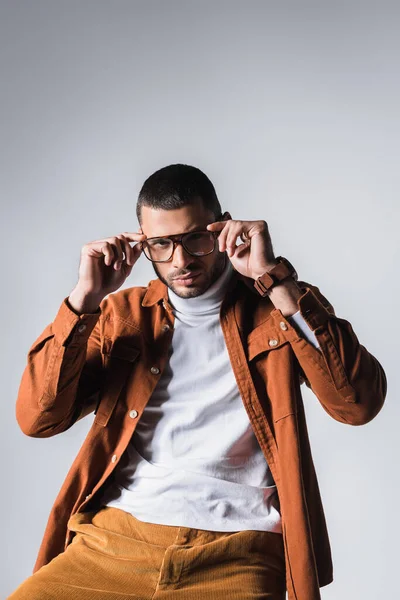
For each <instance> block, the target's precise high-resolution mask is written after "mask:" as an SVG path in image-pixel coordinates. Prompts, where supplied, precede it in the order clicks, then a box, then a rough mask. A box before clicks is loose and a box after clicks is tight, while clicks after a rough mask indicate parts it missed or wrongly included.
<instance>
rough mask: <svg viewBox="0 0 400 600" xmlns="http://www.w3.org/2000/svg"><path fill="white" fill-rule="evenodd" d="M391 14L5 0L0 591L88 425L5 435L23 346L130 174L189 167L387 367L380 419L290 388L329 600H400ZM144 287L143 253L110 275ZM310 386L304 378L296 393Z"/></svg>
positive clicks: (12, 579) (301, 7)
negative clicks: (354, 416)
mask: <svg viewBox="0 0 400 600" xmlns="http://www.w3.org/2000/svg"><path fill="white" fill-rule="evenodd" d="M399 25H400V19H399V5H398V4H397V3H395V2H393V3H391V2H382V1H380V2H354V1H349V0H347V1H346V2H338V1H336V2H334V3H332V2H325V1H320V2H299V1H297V2H294V1H293V2H285V1H280V2H279V3H278V2H268V1H264V2H262V1H248V0H247V1H246V2H244V1H242V2H234V1H232V2H225V1H215V0H213V2H205V1H202V2H179V1H172V0H169V1H163V2H162V1H159V2H155V1H148V2H135V1H133V0H131V1H123V0H118V1H109V2H105V1H100V0H97V1H88V0H85V1H82V0H79V1H75V0H68V1H59V0H53V1H43V0H37V1H26V0H24V1H4V0H3V1H2V2H1V3H0V44H1V48H0V65H1V111H0V119H1V123H0V127H1V131H0V134H1V145H0V152H1V158H0V160H1V209H2V217H1V242H2V252H1V256H2V278H1V281H2V289H1V311H2V316H3V318H2V334H3V335H2V360H1V368H2V376H1V379H2V384H3V390H2V392H3V393H2V420H1V428H2V430H1V450H2V454H1V455H2V459H3V460H2V474H1V477H2V484H3V485H2V493H1V505H0V510H1V513H0V514H1V517H2V519H1V532H2V541H1V561H0V563H1V569H2V576H1V589H0V595H1V597H2V598H5V597H6V596H7V595H8V594H10V593H11V592H12V591H13V590H14V589H15V588H16V587H17V585H19V584H20V583H21V582H22V581H23V580H24V579H25V578H26V577H28V576H29V575H30V574H31V571H32V568H33V565H34V562H35V559H36V555H37V552H38V549H39V545H40V542H41V539H42V535H43V533H44V528H45V525H46V522H47V518H48V515H49V512H50V509H51V507H52V504H53V502H54V499H55V497H56V495H57V493H58V491H59V489H60V487H61V485H62V483H63V481H64V478H65V476H66V474H67V471H68V469H69V467H70V465H71V464H72V461H73V459H74V458H75V456H76V454H77V452H78V450H79V448H80V446H81V444H82V442H83V440H84V438H85V436H86V433H87V431H88V430H89V428H90V425H91V422H92V418H91V417H90V416H89V417H87V418H86V419H85V420H84V421H83V422H80V423H78V424H77V425H76V426H74V427H73V428H72V429H70V430H69V431H67V432H65V433H63V434H61V435H58V436H55V437H53V438H49V439H43V440H40V439H32V438H28V437H27V436H25V435H24V434H23V433H22V432H21V431H20V429H19V427H18V425H17V422H16V419H15V399H16V395H17V390H18V386H19V382H20V378H21V375H22V371H23V369H24V367H25V363H26V354H27V352H28V349H29V347H30V345H31V344H32V343H33V342H34V340H35V339H36V337H37V336H39V334H40V333H41V331H42V330H43V328H44V327H45V325H47V324H48V323H49V322H51V321H52V320H53V319H54V317H55V315H56V313H57V310H58V307H59V305H60V304H61V302H62V300H63V298H64V297H66V296H67V295H68V294H69V293H70V291H71V290H72V288H73V287H74V286H75V284H76V281H77V274H78V265H79V254H80V249H81V247H82V246H83V244H84V243H86V242H88V241H91V240H94V239H99V238H102V237H106V236H110V235H115V234H117V233H120V232H122V231H127V230H128V231H129V230H130V231H136V230H137V221H136V217H135V203H136V199H137V194H138V192H139V189H140V186H141V185H142V183H143V181H144V179H145V178H146V177H147V176H148V175H150V174H151V173H152V172H153V171H155V170H156V169H158V168H160V167H162V166H165V165H167V164H170V163H174V162H184V163H187V164H193V165H195V166H198V167H199V168H201V169H202V170H204V171H205V172H206V173H207V175H208V176H209V177H210V178H211V180H212V181H213V183H214V184H215V187H216V191H217V194H218V195H219V198H220V201H221V203H222V206H223V209H225V210H229V211H230V212H231V214H232V217H233V218H237V219H265V220H266V221H267V222H268V224H269V228H270V233H271V236H272V241H273V245H274V250H275V253H276V255H278V254H283V255H284V256H287V257H288V258H290V260H291V261H292V262H293V263H294V264H295V266H296V267H297V270H298V273H299V277H300V278H301V279H304V280H306V281H309V282H311V283H313V284H314V285H317V286H318V287H319V288H320V290H321V292H322V293H323V294H324V295H325V296H326V297H327V298H328V299H329V300H330V301H331V302H332V304H333V305H334V307H335V309H336V313H337V315H338V316H340V317H342V318H345V319H347V320H349V321H350V322H351V323H352V325H353V328H354V331H355V332H356V334H357V335H358V338H359V340H360V342H361V343H362V344H364V345H365V346H366V347H367V348H368V349H369V350H370V351H371V352H372V353H373V354H374V355H375V356H376V357H377V358H378V360H380V362H381V363H382V364H383V366H384V368H385V370H386V374H387V377H388V385H389V391H388V396H387V399H386V404H385V406H384V408H383V410H382V411H381V413H380V414H379V415H378V417H377V418H376V419H375V420H373V421H372V422H370V423H368V424H367V425H365V426H362V427H352V426H346V425H343V424H341V423H338V422H336V421H334V420H333V419H331V418H330V417H329V416H328V415H327V413H326V412H325V411H324V410H323V409H322V407H321V406H320V404H319V402H318V400H317V399H316V397H315V396H314V395H313V394H312V392H310V391H309V390H304V389H303V395H304V401H305V405H306V411H307V417H308V425H309V434H310V439H311V444H312V449H313V455H314V460H315V465H316V470H317V475H318V478H319V483H320V486H321V493H322V499H323V502H324V507H325V511H326V517H327V522H328V530H329V533H330V539H331V545H332V552H333V560H334V582H333V583H332V584H330V585H329V586H327V587H325V588H322V589H321V595H322V597H323V598H324V599H327V600H328V599H329V600H333V599H334V600H337V599H338V598H340V599H341V600H355V599H358V598H360V599H361V598H362V599H363V600H369V599H371V600H376V598H378V597H379V598H392V597H394V594H395V593H396V592H397V585H396V581H395V578H396V572H397V569H398V565H397V562H398V536H399V525H398V523H399V519H398V497H399V483H398V466H397V465H398V463H397V460H396V456H399V447H398V433H397V429H398V421H399V409H398V405H396V401H395V399H396V397H397V396H398V391H399V386H398V378H397V376H396V375H397V373H396V371H397V369H398V365H397V363H398V351H397V340H398V339H399V333H400V331H399V324H398V298H399V278H398V262H399V250H400V246H399V238H398V222H399V214H398V205H399V203H398V195H399V169H398V162H399V108H398V107H399V102H400V98H399V90H400V86H399V64H398V56H399V50H400V48H399V45H400V43H399V36H398V31H399ZM154 277H155V275H154V272H153V270H152V267H151V265H150V263H149V262H148V261H146V259H145V258H144V257H142V258H141V259H140V260H139V262H138V263H137V265H136V267H135V268H134V270H133V271H132V274H131V276H130V277H129V278H128V280H127V281H126V283H125V284H124V287H130V286H133V285H145V284H147V282H148V281H149V280H150V279H153V278H154ZM304 387H305V386H303V388H304Z"/></svg>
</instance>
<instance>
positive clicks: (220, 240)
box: [218, 221, 232, 252]
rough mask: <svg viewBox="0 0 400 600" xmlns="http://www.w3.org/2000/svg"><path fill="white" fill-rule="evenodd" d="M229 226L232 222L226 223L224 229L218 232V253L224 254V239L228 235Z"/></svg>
mask: <svg viewBox="0 0 400 600" xmlns="http://www.w3.org/2000/svg"><path fill="white" fill-rule="evenodd" d="M231 226H232V221H226V222H225V225H224V228H223V229H222V231H221V232H220V234H219V236H218V244H219V251H220V252H225V250H226V238H227V235H228V234H229V231H230V228H231Z"/></svg>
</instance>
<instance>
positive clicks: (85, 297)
mask: <svg viewBox="0 0 400 600" xmlns="http://www.w3.org/2000/svg"><path fill="white" fill-rule="evenodd" d="M103 297H104V296H98V295H94V294H91V293H88V292H85V291H84V290H81V289H79V288H78V287H77V288H74V289H73V290H72V292H71V293H70V295H69V296H68V304H69V305H70V307H71V308H72V310H74V311H75V312H76V313H78V314H84V313H95V312H97V310H98V308H99V305H100V302H101V301H102V299H103Z"/></svg>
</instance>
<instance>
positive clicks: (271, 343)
mask: <svg viewBox="0 0 400 600" xmlns="http://www.w3.org/2000/svg"><path fill="white" fill-rule="evenodd" d="M268 343H269V345H270V346H276V345H277V343H278V340H269V342H268Z"/></svg>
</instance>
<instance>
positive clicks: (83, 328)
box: [78, 323, 86, 331]
mask: <svg viewBox="0 0 400 600" xmlns="http://www.w3.org/2000/svg"><path fill="white" fill-rule="evenodd" d="M85 329H86V325H85V324H84V323H82V325H79V327H78V331H85Z"/></svg>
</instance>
